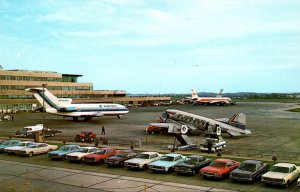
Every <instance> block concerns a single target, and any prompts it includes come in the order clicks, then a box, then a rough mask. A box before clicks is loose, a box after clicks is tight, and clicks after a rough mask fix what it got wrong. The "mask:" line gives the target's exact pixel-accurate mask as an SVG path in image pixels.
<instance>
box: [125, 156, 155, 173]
mask: <svg viewBox="0 0 300 192" xmlns="http://www.w3.org/2000/svg"><path fill="white" fill-rule="evenodd" d="M160 158H161V155H160V154H159V153H157V152H143V153H140V154H138V155H137V156H136V157H135V158H133V159H129V160H127V161H125V162H124V166H125V167H128V168H129V169H144V170H146V169H148V165H149V164H150V163H152V162H153V161H156V160H158V159H160Z"/></svg>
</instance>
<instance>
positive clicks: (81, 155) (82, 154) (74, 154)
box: [68, 152, 89, 157]
mask: <svg viewBox="0 0 300 192" xmlns="http://www.w3.org/2000/svg"><path fill="white" fill-rule="evenodd" d="M88 154H89V153H81V152H75V153H70V154H68V156H76V157H83V156H85V155H88Z"/></svg>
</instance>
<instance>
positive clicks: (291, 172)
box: [261, 163, 300, 187]
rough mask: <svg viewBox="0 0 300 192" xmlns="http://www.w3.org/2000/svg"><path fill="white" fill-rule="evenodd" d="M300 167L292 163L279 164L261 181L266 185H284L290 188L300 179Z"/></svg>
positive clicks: (264, 175) (263, 176)
mask: <svg viewBox="0 0 300 192" xmlns="http://www.w3.org/2000/svg"><path fill="white" fill-rule="evenodd" d="M299 174H300V167H297V166H296V165H295V164H291V163H277V164H275V165H273V166H272V168H271V169H270V171H268V172H267V173H265V174H263V175H262V179H261V181H262V182H264V183H265V184H271V185H283V186H285V187H288V186H289V185H290V184H291V183H292V182H293V181H294V180H296V179H297V178H298V177H299Z"/></svg>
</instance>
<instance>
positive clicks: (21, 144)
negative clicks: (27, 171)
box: [16, 143, 27, 146]
mask: <svg viewBox="0 0 300 192" xmlns="http://www.w3.org/2000/svg"><path fill="white" fill-rule="evenodd" d="M26 144H27V143H19V144H18V145H16V146H26Z"/></svg>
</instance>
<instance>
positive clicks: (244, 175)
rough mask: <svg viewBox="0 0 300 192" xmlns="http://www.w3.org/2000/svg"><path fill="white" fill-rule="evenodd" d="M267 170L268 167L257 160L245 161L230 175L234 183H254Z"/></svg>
mask: <svg viewBox="0 0 300 192" xmlns="http://www.w3.org/2000/svg"><path fill="white" fill-rule="evenodd" d="M268 170H269V165H268V164H266V163H263V162H262V161H258V160H247V161H244V162H242V164H241V165H240V166H239V167H238V168H237V169H235V170H233V171H232V172H231V173H230V179H232V180H235V181H247V182H255V181H256V180H257V179H259V178H260V177H261V176H262V175H263V174H264V173H266V172H267V171H268Z"/></svg>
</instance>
